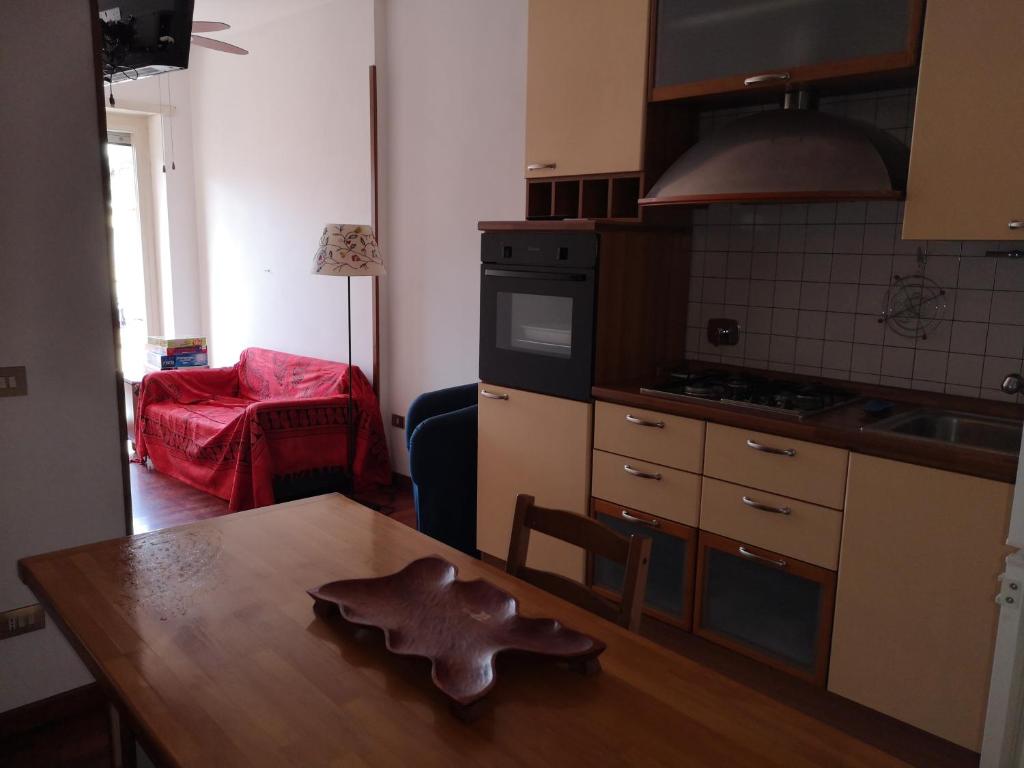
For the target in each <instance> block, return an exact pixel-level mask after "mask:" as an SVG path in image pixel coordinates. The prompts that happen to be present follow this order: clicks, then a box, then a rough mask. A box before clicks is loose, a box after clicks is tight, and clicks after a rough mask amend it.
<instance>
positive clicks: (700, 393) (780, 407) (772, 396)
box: [640, 371, 857, 419]
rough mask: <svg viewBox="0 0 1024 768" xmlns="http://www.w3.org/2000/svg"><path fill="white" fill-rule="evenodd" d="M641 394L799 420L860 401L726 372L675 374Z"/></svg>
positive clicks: (811, 386) (809, 387)
mask: <svg viewBox="0 0 1024 768" xmlns="http://www.w3.org/2000/svg"><path fill="white" fill-rule="evenodd" d="M640 391H641V392H642V393H644V394H645V395H662V396H665V397H672V398H675V399H677V400H693V401H699V400H715V401H717V402H720V403H725V404H727V405H737V406H741V407H743V408H751V409H755V410H759V411H767V412H770V413H775V414H780V415H783V416H792V417H793V418H797V419H802V418H805V417H807V416H813V415H815V414H818V413H821V412H822V411H826V410H828V409H830V408H835V407H837V406H840V405H845V404H846V403H849V402H852V401H854V400H856V399H857V395H855V394H853V393H851V392H845V391H843V390H841V389H833V388H832V387H826V386H822V385H818V384H802V383H799V382H794V381H784V380H781V379H770V378H765V377H761V376H750V375H744V374H739V373H735V372H725V371H700V372H697V373H673V374H671V375H670V376H669V380H668V381H667V382H666V383H664V384H659V385H657V386H650V387H641V388H640Z"/></svg>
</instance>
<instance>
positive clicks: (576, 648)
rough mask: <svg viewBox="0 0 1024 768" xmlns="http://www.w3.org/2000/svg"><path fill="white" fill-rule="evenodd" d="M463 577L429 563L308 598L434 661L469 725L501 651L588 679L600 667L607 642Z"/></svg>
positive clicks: (392, 645) (338, 584) (438, 680)
mask: <svg viewBox="0 0 1024 768" xmlns="http://www.w3.org/2000/svg"><path fill="white" fill-rule="evenodd" d="M457 573H458V569H457V568H456V567H455V566H454V565H452V564H451V563H449V562H448V561H447V560H442V559H441V558H439V557H425V558H423V559H421V560H415V561H413V562H411V563H409V565H407V566H406V567H405V568H403V569H402V570H400V571H399V572H398V573H394V574H391V575H390V576H383V577H381V578H375V579H349V580H345V581H332V582H330V583H328V584H324V585H323V586H321V587H317V588H316V589H311V590H309V595H310V596H311V597H312V598H313V601H314V603H313V609H314V611H315V612H316V613H317V615H318V616H321V617H325V618H326V617H330V616H334V615H337V614H338V613H339V612H340V614H341V616H342V617H343V618H345V619H346V620H347V621H349V622H352V623H353V624H359V625H363V626H369V627H377V628H379V629H382V630H384V638H385V643H386V645H387V648H388V650H389V651H391V652H392V653H397V654H401V655H403V656H422V657H424V658H427V659H430V661H431V664H432V673H431V676H432V678H433V681H434V684H435V685H436V686H437V687H438V688H440V689H441V691H442V692H443V693H444V694H445V695H446V696H447V697H448V698H449V699H450V700H451V702H452V703H453V705H454V711H455V712H456V714H457V715H459V716H461V717H465V718H467V719H469V718H471V717H472V716H473V714H474V711H472V710H470V709H469V708H470V706H471V705H472V704H474V703H475V702H477V701H479V700H480V699H481V698H482V697H483V696H484V695H486V694H487V692H488V691H489V690H490V689H491V688H492V687H493V686H494V683H495V657H496V656H497V655H498V654H499V653H501V652H502V651H521V652H525V653H530V654H536V655H538V656H546V657H553V658H557V659H565V660H568V661H570V663H571V665H572V666H574V667H575V668H577V669H578V670H580V671H582V672H584V673H587V674H590V673H593V672H596V671H598V670H599V669H600V664H599V662H598V660H597V657H598V656H599V655H600V654H601V652H602V651H604V649H605V645H604V643H603V642H601V641H600V640H597V639H595V638H592V637H590V636H589V635H584V634H582V633H580V632H576V631H574V630H571V629H567V628H566V627H563V626H562V625H561V624H560V623H559V622H557V621H555V620H554V619H528V618H524V617H522V616H520V615H519V614H518V609H519V605H518V603H517V602H516V600H515V598H514V597H512V596H511V595H509V594H508V593H506V592H503V591H502V590H500V589H498V588H497V587H496V586H494V585H493V584H490V583H489V582H486V581H483V580H482V579H477V580H475V581H457V580H456V579H455V577H456V575H457Z"/></svg>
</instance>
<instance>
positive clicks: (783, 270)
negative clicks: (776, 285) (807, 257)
mask: <svg viewBox="0 0 1024 768" xmlns="http://www.w3.org/2000/svg"><path fill="white" fill-rule="evenodd" d="M775 264H776V266H775V279H776V280H800V279H802V278H803V276H804V255H803V254H802V253H780V254H779V255H778V258H777V259H776V262H775Z"/></svg>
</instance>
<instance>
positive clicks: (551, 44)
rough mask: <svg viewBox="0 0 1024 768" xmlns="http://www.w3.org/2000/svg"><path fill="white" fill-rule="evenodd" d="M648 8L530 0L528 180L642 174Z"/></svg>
mask: <svg viewBox="0 0 1024 768" xmlns="http://www.w3.org/2000/svg"><path fill="white" fill-rule="evenodd" d="M648 5H649V0H530V16H529V43H528V54H527V55H528V59H527V77H526V163H527V171H526V176H527V177H529V178H537V177H541V176H572V175H576V174H587V173H613V172H624V171H639V170H641V166H642V161H641V148H642V145H643V126H644V107H645V104H646V100H647V93H646V88H647V36H648V15H649V9H648ZM531 166H533V167H535V170H530V168H531ZM538 166H539V167H538Z"/></svg>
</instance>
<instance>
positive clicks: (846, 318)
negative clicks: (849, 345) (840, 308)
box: [825, 312, 856, 341]
mask: <svg viewBox="0 0 1024 768" xmlns="http://www.w3.org/2000/svg"><path fill="white" fill-rule="evenodd" d="M855 317H856V316H855V315H853V314H851V313H849V312H829V313H828V318H827V320H826V322H825V338H826V339H829V340H830V341H853V331H854V320H855Z"/></svg>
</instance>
